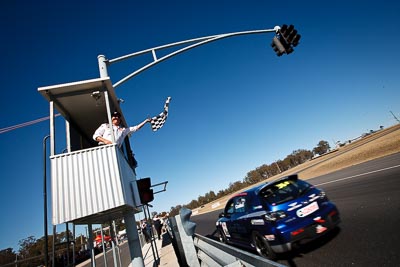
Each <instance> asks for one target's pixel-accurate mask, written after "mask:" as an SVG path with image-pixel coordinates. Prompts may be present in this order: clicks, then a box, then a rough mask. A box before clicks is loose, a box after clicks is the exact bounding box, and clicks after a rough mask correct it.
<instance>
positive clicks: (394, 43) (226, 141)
mask: <svg viewBox="0 0 400 267" xmlns="http://www.w3.org/2000/svg"><path fill="white" fill-rule="evenodd" d="M1 9H2V16H1V18H0V23H1V24H0V25H1V28H0V29H1V36H2V42H1V43H0V47H1V51H2V60H1V61H0V66H1V67H0V69H1V70H2V72H1V75H0V79H1V80H0V81H1V85H2V89H1V91H2V97H1V98H0V103H1V104H0V107H1V111H2V114H3V115H2V116H1V118H0V128H5V127H9V126H13V125H16V124H20V123H24V122H27V121H31V120H35V119H38V118H42V117H45V116H48V112H49V107H48V102H47V101H46V100H45V99H44V98H42V96H41V95H40V94H39V93H38V92H37V88H38V87H42V86H49V85H55V84H61V83H67V82H74V81H81V80H87V79H92V78H98V77H99V71H98V65H97V56H98V55H99V54H104V55H105V56H106V58H108V59H112V58H116V57H119V56H122V55H126V54H129V53H133V52H136V51H140V50H144V49H147V48H152V47H156V46H159V45H164V44H168V43H172V42H177V41H182V40H187V39H192V38H196V37H203V36H209V35H214V34H220V33H228V32H236V31H246V30H259V29H272V28H273V27H274V26H275V25H282V24H294V25H295V27H296V29H298V31H299V33H300V34H301V35H302V39H301V43H300V44H299V46H298V47H296V48H295V52H294V53H292V54H290V55H284V56H282V57H277V56H276V55H275V53H274V52H273V51H272V48H271V47H270V44H271V40H272V37H273V36H274V35H273V34H272V33H268V34H261V35H246V36H239V37H233V38H228V39H224V40H221V41H217V42H215V43H210V44H208V45H205V46H201V47H198V48H196V49H193V50H190V51H189V52H185V53H183V54H180V55H178V56H176V57H173V58H172V59H169V60H167V61H165V62H163V63H161V64H158V65H157V66H155V67H153V68H151V69H149V70H147V71H145V72H143V73H141V74H140V75H138V76H136V77H134V78H133V79H131V80H129V81H128V82H126V83H124V84H123V85H121V86H119V87H118V88H117V89H116V93H117V95H118V97H120V98H123V99H124V100H125V103H124V104H123V105H122V110H123V112H124V114H125V117H126V118H127V121H128V123H129V124H130V125H135V124H137V123H139V122H141V121H142V120H143V119H144V118H146V117H148V116H153V115H156V114H158V113H159V112H160V111H161V110H162V107H163V104H164V101H165V99H166V97H167V96H171V97H172V100H171V104H170V114H169V118H168V121H167V123H166V124H165V126H164V128H162V129H161V130H160V131H158V132H156V133H153V132H152V131H151V130H150V126H149V125H146V126H145V128H144V129H142V130H141V131H140V132H138V133H135V134H134V135H133V136H132V138H131V144H132V147H133V149H134V151H135V153H136V155H137V159H138V161H139V168H138V169H137V174H138V177H139V178H141V177H149V176H150V177H152V182H153V184H155V183H160V182H163V181H168V186H167V191H166V192H164V193H161V194H157V195H156V199H155V200H154V202H153V205H154V208H153V211H158V212H161V211H167V210H169V209H170V207H172V206H176V205H178V204H187V203H189V202H190V201H191V200H192V199H197V197H198V196H199V195H204V194H205V193H206V192H209V191H210V190H214V191H215V192H218V191H219V190H221V189H225V188H227V187H228V185H229V183H230V182H235V181H238V180H242V179H243V178H244V177H245V176H246V174H247V172H248V171H250V170H253V169H255V168H256V167H258V166H260V165H262V164H269V163H271V162H273V161H275V160H278V159H283V158H284V157H285V156H286V155H288V154H290V153H292V152H293V151H294V150H296V149H309V150H312V149H313V148H314V147H315V146H316V145H317V143H318V142H319V141H320V140H327V141H328V142H330V144H331V146H333V143H334V142H335V141H339V140H340V141H346V140H349V139H352V138H355V137H357V136H359V135H360V134H362V133H364V132H368V131H369V130H371V129H378V128H379V126H381V125H382V126H385V127H388V126H391V125H393V124H395V123H396V121H395V120H394V119H393V116H392V115H391V114H390V111H392V112H393V113H394V114H396V115H397V116H399V117H400V105H399V103H400V90H399V85H400V75H399V73H400V64H399V62H400V52H399V48H398V44H399V41H400V38H399V36H400V35H399V34H397V32H398V29H399V27H400V19H399V16H398V14H399V13H400V3H397V2H393V1H341V0H340V1H329V2H327V3H324V4H323V5H322V4H321V3H320V1H286V2H285V5H283V4H282V2H281V1H261V0H259V1H255V0H247V1H211V0H210V1H209V0H206V1H118V0H117V1H112V2H110V1H86V3H82V1H6V2H2V4H1ZM168 52H170V51H168ZM151 60H152V58H151V55H144V56H141V57H137V58H134V59H130V60H127V61H123V62H120V63H116V64H114V65H111V66H110V68H109V75H110V78H111V80H112V82H113V83H115V82H117V81H119V80H120V79H121V78H123V77H125V76H126V75H128V74H130V73H131V72H133V71H135V70H136V69H138V68H140V67H142V66H143V65H144V64H147V63H150V62H151ZM57 122H58V123H59V124H62V123H63V120H62V119H61V118H58V119H57ZM48 132H49V124H48V122H41V123H38V124H35V125H32V126H29V127H24V128H20V129H16V130H14V131H10V132H7V133H3V134H0V149H1V161H0V162H1V163H0V164H1V170H2V175H1V187H0V202H1V203H2V213H3V216H2V219H1V220H0V229H1V230H0V231H1V236H2V239H1V240H0V249H4V248H8V247H12V248H14V249H15V250H17V249H18V245H17V244H18V241H19V240H21V239H23V238H26V237H28V236H30V235H33V236H35V237H36V238H40V237H41V236H43V183H42V180H43V170H42V168H43V155H42V140H43V137H44V136H46V135H47V134H48ZM60 149H61V148H60ZM58 152H60V151H58ZM49 194H50V193H49ZM49 210H50V208H49ZM49 217H50V214H49ZM49 225H51V224H50V221H49ZM60 229H62V227H60ZM50 230H51V227H49V232H50Z"/></svg>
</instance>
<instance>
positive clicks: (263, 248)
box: [252, 232, 276, 260]
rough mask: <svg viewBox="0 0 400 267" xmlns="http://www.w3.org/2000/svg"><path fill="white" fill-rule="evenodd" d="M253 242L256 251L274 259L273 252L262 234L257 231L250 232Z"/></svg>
mask: <svg viewBox="0 0 400 267" xmlns="http://www.w3.org/2000/svg"><path fill="white" fill-rule="evenodd" d="M252 239H253V244H254V246H255V248H256V250H257V253H258V254H259V255H260V256H262V257H264V258H267V259H270V260H274V259H276V254H275V252H273V251H272V248H271V246H270V245H269V243H268V241H267V240H266V239H265V237H264V236H262V235H261V234H259V233H258V232H253V234H252Z"/></svg>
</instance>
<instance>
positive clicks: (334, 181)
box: [315, 165, 400, 186]
mask: <svg viewBox="0 0 400 267" xmlns="http://www.w3.org/2000/svg"><path fill="white" fill-rule="evenodd" d="M398 167H400V165H395V166H392V167H387V168H383V169H380V170H375V171H371V172H366V173H360V174H357V175H353V176H349V177H344V178H340V179H337V180H333V181H329V182H326V183H322V184H317V185H315V186H320V185H324V184H331V183H336V182H340V181H343V180H348V179H352V178H355V177H359V176H363V175H368V174H371V173H376V172H382V171H386V170H390V169H394V168H398Z"/></svg>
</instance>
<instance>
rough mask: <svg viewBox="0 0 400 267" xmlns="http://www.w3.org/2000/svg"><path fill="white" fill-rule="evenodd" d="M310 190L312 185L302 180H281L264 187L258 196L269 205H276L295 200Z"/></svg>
mask: <svg viewBox="0 0 400 267" xmlns="http://www.w3.org/2000/svg"><path fill="white" fill-rule="evenodd" d="M310 188H312V185H310V184H309V183H307V182H305V181H302V180H283V181H280V182H278V183H274V184H271V185H270V186H267V187H265V188H264V189H263V190H262V191H260V194H259V195H260V196H261V197H262V199H263V200H265V201H267V202H268V203H269V204H274V205H276V204H281V203H284V202H287V201H290V200H293V199H296V198H298V197H299V196H300V195H302V194H304V193H305V192H307V191H308V190H309V189H310Z"/></svg>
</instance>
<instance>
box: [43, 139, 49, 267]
mask: <svg viewBox="0 0 400 267" xmlns="http://www.w3.org/2000/svg"><path fill="white" fill-rule="evenodd" d="M49 137H50V135H46V136H45V137H44V138H43V210H44V215H43V222H44V229H43V230H44V266H46V267H47V266H48V265H47V264H48V262H49V259H48V254H49V242H48V239H49V237H48V234H47V165H46V162H47V157H46V154H47V153H46V152H47V149H46V141H47V139H48V138H49Z"/></svg>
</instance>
